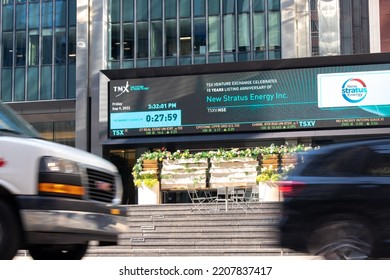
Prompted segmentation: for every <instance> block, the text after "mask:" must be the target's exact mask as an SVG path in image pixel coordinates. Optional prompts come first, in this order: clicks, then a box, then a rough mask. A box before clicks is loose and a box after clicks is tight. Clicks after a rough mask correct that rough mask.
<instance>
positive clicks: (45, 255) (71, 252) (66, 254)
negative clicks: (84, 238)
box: [29, 244, 88, 260]
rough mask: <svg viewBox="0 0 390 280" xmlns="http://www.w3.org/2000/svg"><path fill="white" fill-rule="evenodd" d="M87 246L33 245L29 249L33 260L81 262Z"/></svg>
mask: <svg viewBox="0 0 390 280" xmlns="http://www.w3.org/2000/svg"><path fill="white" fill-rule="evenodd" d="M87 249H88V244H72V245H46V244H39V245H33V246H32V247H30V248H29V252H30V255H31V257H32V258H33V259H34V260H81V259H82V258H83V257H84V255H85V253H86V252H87Z"/></svg>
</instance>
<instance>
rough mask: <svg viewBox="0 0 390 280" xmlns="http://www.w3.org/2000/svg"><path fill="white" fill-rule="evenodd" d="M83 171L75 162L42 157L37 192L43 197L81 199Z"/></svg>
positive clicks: (82, 193)
mask: <svg viewBox="0 0 390 280" xmlns="http://www.w3.org/2000/svg"><path fill="white" fill-rule="evenodd" d="M83 174H84V171H83V169H82V168H80V166H79V165H78V163H77V162H74V161H71V160H68V159H61V158H56V157H42V158H41V160H40V163H39V177H38V190H39V193H40V194H44V195H65V196H72V197H74V196H76V197H82V196H83V195H84V194H85V189H84V187H83Z"/></svg>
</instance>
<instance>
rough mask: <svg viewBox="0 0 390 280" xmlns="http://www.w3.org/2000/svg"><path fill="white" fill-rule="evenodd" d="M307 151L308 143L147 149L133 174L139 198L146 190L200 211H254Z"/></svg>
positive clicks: (159, 198) (157, 201)
mask: <svg viewBox="0 0 390 280" xmlns="http://www.w3.org/2000/svg"><path fill="white" fill-rule="evenodd" d="M307 149H310V147H307V146H304V145H289V146H276V145H270V146H267V147H254V148H245V149H238V148H232V149H228V150H226V149H222V148H221V149H217V150H210V151H201V152H195V151H193V152H190V151H189V150H184V151H180V150H177V151H175V152H170V151H167V150H165V149H162V150H155V151H148V152H145V153H144V154H142V155H141V156H140V157H139V158H138V159H137V162H136V164H135V165H134V167H133V171H132V175H133V177H134V185H135V186H137V187H138V188H139V191H138V195H139V194H140V193H141V190H143V189H146V190H147V191H148V192H150V191H151V190H153V192H154V193H155V195H154V197H155V198H154V201H155V202H154V203H155V204H161V203H175V202H191V203H193V206H194V207H193V210H196V211H206V212H220V211H225V212H228V211H250V210H251V207H252V208H253V207H254V206H256V207H261V203H262V202H263V201H264V199H265V198H266V194H265V191H266V190H268V192H270V191H271V192H278V190H277V187H276V185H275V184H273V182H275V181H278V180H279V179H280V178H283V176H285V174H287V172H289V170H291V168H294V166H295V164H297V163H298V162H299V161H300V158H299V157H298V152H300V151H304V150H307ZM142 193H144V191H142ZM276 196H278V195H276ZM276 200H280V197H278V198H277V199H276ZM276 200H275V199H274V200H273V201H276ZM140 201H142V200H141V197H140V196H138V202H140ZM259 205H260V206H259Z"/></svg>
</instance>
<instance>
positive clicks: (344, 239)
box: [307, 219, 374, 260]
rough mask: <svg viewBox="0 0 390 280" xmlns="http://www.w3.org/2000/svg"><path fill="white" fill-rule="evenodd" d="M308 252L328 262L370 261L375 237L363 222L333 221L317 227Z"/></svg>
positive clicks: (312, 235)
mask: <svg viewBox="0 0 390 280" xmlns="http://www.w3.org/2000/svg"><path fill="white" fill-rule="evenodd" d="M307 246H308V251H309V252H310V253H311V254H313V255H318V256H322V257H323V258H325V259H328V260H355V259H358V260H363V259H368V258H369V257H370V256H371V254H372V252H373V248H374V235H373V233H372V231H371V230H370V228H369V227H368V226H367V225H366V224H364V223H362V222H361V221H358V220H354V219H348V220H333V221H328V222H326V223H322V224H321V225H319V226H317V227H316V229H315V230H314V231H313V233H312V234H311V236H310V237H309V239H308V243H307Z"/></svg>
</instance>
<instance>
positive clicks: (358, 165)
mask: <svg viewBox="0 0 390 280" xmlns="http://www.w3.org/2000/svg"><path fill="white" fill-rule="evenodd" d="M370 154H372V151H371V149H370V148H369V147H365V146H358V147H346V148H342V149H335V150H329V153H326V154H321V155H318V156H317V157H315V158H314V159H313V160H312V161H311V162H310V163H309V164H308V165H307V166H306V168H305V170H304V171H303V172H302V175H303V176H322V177H324V176H333V177H344V176H362V175H363V173H365V170H366V169H367V167H366V165H367V158H368V157H369V156H370Z"/></svg>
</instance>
